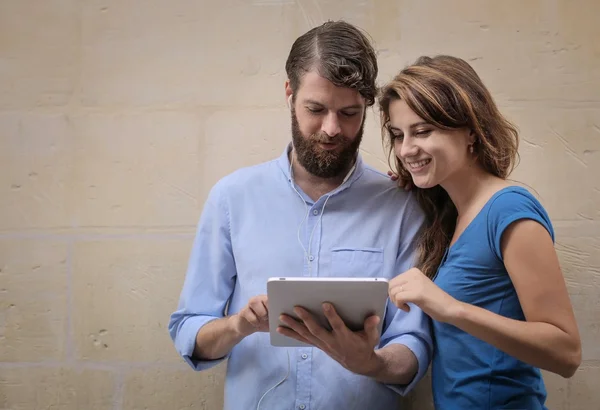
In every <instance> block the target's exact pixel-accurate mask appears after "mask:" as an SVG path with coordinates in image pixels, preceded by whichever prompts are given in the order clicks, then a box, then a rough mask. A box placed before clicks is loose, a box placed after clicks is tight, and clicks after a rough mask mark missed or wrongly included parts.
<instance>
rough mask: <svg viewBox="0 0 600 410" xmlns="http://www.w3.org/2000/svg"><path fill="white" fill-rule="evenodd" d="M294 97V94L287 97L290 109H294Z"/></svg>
mask: <svg viewBox="0 0 600 410" xmlns="http://www.w3.org/2000/svg"><path fill="white" fill-rule="evenodd" d="M292 97H293V95H292V94H290V96H289V97H288V99H287V105H288V108H289V109H290V110H291V109H292Z"/></svg>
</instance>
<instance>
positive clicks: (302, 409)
mask: <svg viewBox="0 0 600 410" xmlns="http://www.w3.org/2000/svg"><path fill="white" fill-rule="evenodd" d="M298 407H300V410H304V409H305V408H306V406H305V405H304V404H301V405H299V406H298Z"/></svg>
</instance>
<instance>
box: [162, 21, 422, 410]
mask: <svg viewBox="0 0 600 410" xmlns="http://www.w3.org/2000/svg"><path fill="white" fill-rule="evenodd" d="M286 71H287V74H288V81H286V84H285V93H286V98H287V99H288V104H289V107H290V111H291V121H292V144H290V146H288V147H286V149H285V150H284V152H283V153H282V155H281V156H280V157H279V158H278V159H275V160H273V161H270V162H266V163H263V164H260V165H256V166H253V167H248V168H244V169H241V170H238V171H236V172H234V173H233V174H231V175H229V176H226V177H225V178H223V179H221V180H220V181H219V182H218V183H217V184H216V185H215V186H214V187H213V189H212V190H211V192H210V194H209V197H208V199H207V202H206V204H205V208H204V210H203V213H202V216H201V218H200V222H199V226H198V230H197V235H196V239H195V241H194V247H193V251H192V255H191V258H190V261H189V268H188V272H187V276H186V279H185V283H184V287H183V290H182V294H181V299H180V303H179V306H178V310H177V311H176V312H174V313H173V315H172V317H171V321H170V323H169V331H170V335H171V337H172V339H173V340H174V343H175V346H176V348H177V351H178V352H179V354H180V355H181V356H182V357H183V358H184V359H185V360H186V361H187V362H188V363H189V364H190V366H191V367H192V368H193V369H195V370H198V371H200V370H205V369H208V368H210V367H212V366H214V365H216V364H217V363H219V362H220V361H222V360H224V359H225V358H228V367H227V376H226V381H225V408H226V409H240V410H249V409H256V408H259V407H260V409H278V410H281V409H290V410H291V409H301V410H308V409H314V410H320V409H333V410H337V409H373V410H378V409H386V410H387V409H395V408H397V407H396V406H397V400H398V393H400V394H405V393H406V392H408V391H409V390H410V389H412V387H413V386H414V385H415V384H416V383H417V382H418V381H419V380H420V379H421V377H422V376H423V375H424V373H425V371H426V369H427V367H428V365H429V360H430V356H431V337H430V333H429V321H428V318H427V317H426V316H425V315H424V314H423V313H422V311H420V310H419V309H418V308H416V307H415V306H411V308H410V311H409V312H404V311H402V310H398V309H396V308H395V306H393V305H392V304H388V307H387V311H386V315H385V317H384V318H380V319H381V320H384V323H383V332H382V335H381V338H378V336H377V334H376V332H375V327H376V325H377V323H378V318H376V317H372V318H369V319H367V321H366V322H365V329H364V331H360V332H352V331H350V330H349V329H348V328H346V327H345V325H344V324H343V323H342V322H341V319H340V318H339V317H338V316H337V315H336V313H335V307H333V309H329V310H326V314H327V316H328V317H329V318H330V321H331V322H332V325H333V328H334V330H333V331H331V332H329V331H327V330H325V329H323V328H321V327H319V326H318V325H317V324H316V322H315V320H314V319H312V318H311V317H310V315H307V314H306V312H300V313H299V314H300V315H301V316H300V317H301V318H302V319H303V320H302V322H301V323H298V322H296V323H292V322H290V323H289V324H290V327H291V330H288V331H284V330H282V332H283V333H284V334H286V335H288V336H290V337H294V338H296V339H298V340H302V341H305V342H308V343H309V344H311V345H313V346H314V347H306V348H304V347H302V348H275V347H272V346H271V345H270V342H269V335H268V333H267V332H268V300H267V298H266V296H265V293H266V283H267V279H268V278H269V277H271V276H366V277H368V276H385V277H387V278H389V279H391V278H393V277H395V276H396V275H397V274H398V273H400V272H404V271H406V270H407V269H409V268H410V267H411V266H412V263H413V259H414V252H415V243H416V238H417V234H418V232H419V230H420V227H421V225H422V224H423V222H424V216H423V214H422V212H421V210H420V209H419V207H418V205H417V203H416V201H415V199H414V198H413V197H412V194H411V193H410V192H406V191H404V190H401V189H398V188H397V185H396V183H395V182H393V181H391V180H390V178H388V177H386V176H385V175H383V174H381V173H379V172H377V171H375V170H374V169H371V168H369V167H368V166H366V165H365V164H364V163H363V161H362V158H361V156H360V155H359V154H358V148H359V146H360V142H361V139H362V135H363V127H364V123H365V115H366V109H367V108H368V107H370V106H372V105H373V104H374V100H375V95H376V86H375V79H376V76H377V71H378V68H377V61H376V56H375V52H374V50H373V48H372V46H371V45H370V44H369V41H368V40H367V38H366V37H365V36H364V35H363V34H362V33H361V32H360V31H359V30H357V29H356V28H355V27H353V26H352V25H350V24H347V23H344V22H328V23H325V24H323V25H322V26H320V27H317V28H314V29H312V30H310V31H309V32H307V33H306V34H304V35H303V36H301V37H299V38H298V39H297V40H296V41H295V42H294V44H293V46H292V49H291V51H290V55H289V57H288V60H287V63H286ZM226 309H227V316H224V315H225V313H224V312H225V310H226ZM280 329H282V328H280ZM376 345H377V346H376ZM374 347H377V348H376V349H375V348H374Z"/></svg>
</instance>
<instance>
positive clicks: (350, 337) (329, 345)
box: [277, 303, 383, 375]
mask: <svg viewBox="0 0 600 410" xmlns="http://www.w3.org/2000/svg"><path fill="white" fill-rule="evenodd" d="M294 312H295V313H296V315H298V317H299V318H300V319H301V321H298V320H295V319H294V318H292V317H290V316H287V315H282V316H281V321H282V322H283V323H285V324H286V325H287V326H289V327H290V329H287V328H285V327H282V326H279V327H278V328H277V332H278V333H280V334H282V335H284V336H288V337H291V338H293V339H296V340H299V341H301V342H304V343H308V344H311V345H313V346H315V347H318V348H319V349H321V350H322V351H323V352H325V353H326V354H327V355H329V356H330V357H331V358H332V359H334V360H335V361H337V362H338V363H340V364H341V365H342V366H344V367H345V368H346V369H348V370H350V371H351V372H354V373H357V374H362V375H372V374H374V373H376V372H377V370H378V369H379V368H380V367H381V366H382V365H383V364H382V362H381V358H380V357H379V356H378V355H377V354H376V353H375V346H377V344H378V343H379V335H378V332H377V324H378V323H379V321H380V319H379V317H378V316H371V317H368V318H367V319H366V320H365V324H364V330H361V331H358V332H353V331H351V330H350V329H348V327H347V326H346V325H345V324H344V322H343V321H342V319H341V318H340V317H339V315H338V314H337V312H336V311H335V308H334V307H333V306H332V305H331V304H329V303H325V304H324V305H323V312H324V313H325V316H326V317H327V319H328V321H329V324H330V325H331V328H332V330H331V331H328V330H327V329H325V328H324V327H322V326H321V325H320V324H319V323H318V322H317V320H316V319H315V318H314V317H313V315H311V314H310V313H309V312H307V311H306V310H305V309H303V308H301V307H296V308H295V309H294Z"/></svg>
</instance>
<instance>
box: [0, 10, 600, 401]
mask: <svg viewBox="0 0 600 410" xmlns="http://www.w3.org/2000/svg"><path fill="white" fill-rule="evenodd" d="M599 16H600V1H598V0H537V1H534V0H507V1H501V2H500V1H482V0H460V1H458V0H454V1H447V0H437V1H433V0H402V1H400V0H379V1H354V0H352V1H350V0H344V1H342V0H330V1H314V0H313V1H309V0H297V1H293V0H243V1H242V0H239V1H233V0H220V1H218V2H217V1H214V2H209V1H204V0H198V1H190V0H169V1H167V0H151V1H150V0H131V1H123V0H86V1H83V0H79V1H78V0H44V1H33V0H1V1H0V167H1V168H0V169H1V172H0V409H14V410H16V409H18V410H27V409H46V408H53V409H54V408H55V409H61V410H82V409H90V410H121V409H123V410H132V409H148V410H166V409H175V408H196V409H206V410H209V409H211V410H212V409H218V408H220V403H222V393H221V387H222V374H223V367H220V368H218V369H217V370H216V371H213V372H207V373H202V374H198V373H194V372H192V371H191V370H189V369H188V368H187V367H186V366H185V365H183V364H182V362H181V360H180V359H179V358H178V357H177V355H176V354H175V351H174V349H173V347H172V345H171V342H170V340H169V338H168V335H167V330H166V325H167V321H168V317H169V314H170V313H171V311H172V310H173V309H174V307H175V304H176V301H177V297H178V294H179V290H180V286H181V284H182V280H183V276H184V272H185V267H186V262H187V256H188V253H189V250H190V247H191V241H192V237H193V232H194V229H195V224H196V221H197V219H198V216H199V213H200V210H201V207H202V203H203V201H204V199H205V197H206V194H207V191H208V189H209V188H210V186H211V185H212V184H213V183H214V182H215V181H216V180H217V179H218V178H220V177H221V176H223V175H225V174H226V173H228V172H230V171H232V170H234V169H236V168H238V167H240V166H244V165H249V164H255V163H257V162H260V161H263V160H266V159H270V158H272V157H274V156H276V155H278V154H279V153H280V152H281V149H282V147H283V144H284V143H285V142H286V141H287V140H288V139H289V134H288V128H289V125H288V124H289V120H288V113H287V111H286V109H285V104H284V102H285V101H284V94H283V91H284V89H283V82H284V80H285V77H284V70H283V66H284V62H285V58H286V56H287V52H288V50H289V47H290V45H291V43H292V41H293V40H294V39H295V38H296V36H298V35H299V34H301V33H302V32H304V31H306V30H307V29H308V28H309V27H311V26H313V25H315V24H318V23H320V22H322V21H324V20H325V19H338V18H345V19H347V20H349V21H351V22H354V23H357V24H359V25H360V26H362V27H363V28H365V29H366V30H367V31H369V32H370V33H371V35H372V36H373V38H374V40H375V42H376V45H377V48H378V50H379V55H380V64H381V76H380V80H381V81H385V80H387V79H389V78H390V76H391V75H392V74H394V73H395V72H396V71H397V70H399V69H400V68H401V67H402V66H403V65H404V64H406V63H408V62H410V61H412V60H413V59H414V58H416V57H417V56H419V55H421V54H432V53H449V54H455V55H458V56H461V57H464V58H466V59H468V60H470V61H471V62H472V64H473V65H474V67H475V68H476V69H477V70H478V72H479V73H480V74H481V76H482V77H483V78H484V79H485V81H486V83H487V84H488V85H489V86H490V88H491V89H492V90H493V93H494V95H495V96H496V98H497V100H498V102H499V104H500V105H501V107H502V109H503V110H504V111H505V112H506V113H507V114H508V115H509V117H510V118H511V119H513V120H515V121H516V122H517V123H518V125H519V126H520V128H521V131H522V137H523V141H522V145H521V149H520V153H521V164H520V166H519V167H518V168H517V171H516V172H515V174H514V178H515V179H518V180H520V181H523V182H526V183H528V184H529V185H531V186H532V187H533V188H535V190H536V191H537V192H538V193H539V195H540V198H541V200H542V201H543V203H544V204H545V205H546V206H547V209H548V211H549V212H550V214H551V217H552V218H553V221H554V223H555V227H556V231H557V235H558V241H557V249H558V252H559V253H560V259H561V262H562V266H563V269H564V273H565V275H566V278H567V282H568V285H569V290H570V293H571V296H572V300H573V303H574V305H575V308H576V312H577V317H578V320H579V325H580V329H581V333H582V338H583V360H584V362H583V364H582V366H581V370H580V371H579V372H578V373H577V374H576V376H575V377H574V378H573V379H571V380H563V379H561V378H560V377H557V376H548V378H547V382H548V386H549V392H550V404H551V408H552V409H558V410H566V409H570V410H577V409H581V410H592V409H598V408H600V388H599V386H600V347H599V346H600V345H599V344H598V339H599V338H600V296H599V294H600V42H599V41H598V40H599V39H600V25H598V22H597V21H598V17H599ZM369 115H370V118H369V124H368V131H367V136H366V141H365V143H364V146H363V154H364V156H365V158H366V160H367V161H368V162H369V163H371V164H373V165H375V166H377V167H379V168H380V169H382V170H386V166H385V164H384V162H383V158H384V154H383V151H382V147H381V143H380V140H379V135H378V132H377V122H376V120H375V117H374V116H373V113H370V114H369ZM28 386H35V388H36V390H35V392H32V391H28V390H27V389H28ZM407 401H409V402H411V403H412V405H411V406H409V407H408V408H412V409H419V410H421V409H428V408H431V405H430V404H427V403H428V402H429V399H428V383H427V381H426V382H424V383H423V384H422V385H421V386H420V389H419V392H418V393H417V394H416V395H412V396H411V397H410V398H409V399H407Z"/></svg>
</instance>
